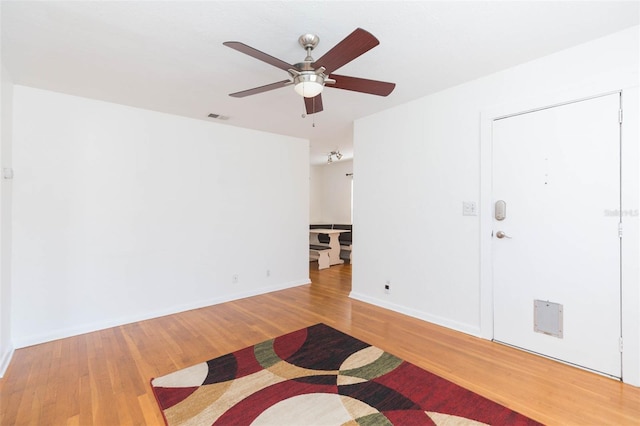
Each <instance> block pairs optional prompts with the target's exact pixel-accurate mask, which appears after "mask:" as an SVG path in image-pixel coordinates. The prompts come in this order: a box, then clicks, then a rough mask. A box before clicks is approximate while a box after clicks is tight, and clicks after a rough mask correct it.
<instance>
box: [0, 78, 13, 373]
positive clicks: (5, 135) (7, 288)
mask: <svg viewBox="0 0 640 426" xmlns="http://www.w3.org/2000/svg"><path fill="white" fill-rule="evenodd" d="M0 76H1V78H2V82H1V85H0V128H1V134H0V169H2V168H10V167H11V140H12V123H13V82H12V81H11V77H10V76H9V73H8V72H7V70H6V69H5V68H4V66H3V67H2V70H1V72H0ZM11 183H12V181H11V180H8V179H3V178H2V176H0V377H2V376H3V375H4V372H5V370H6V368H7V367H8V366H9V361H10V360H11V355H12V353H13V344H12V341H11V199H12V197H11V190H12V188H11Z"/></svg>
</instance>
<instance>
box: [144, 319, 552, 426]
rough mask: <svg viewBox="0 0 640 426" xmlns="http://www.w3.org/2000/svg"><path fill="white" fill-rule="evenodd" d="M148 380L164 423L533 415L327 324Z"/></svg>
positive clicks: (496, 420) (432, 420) (411, 421)
mask: <svg viewBox="0 0 640 426" xmlns="http://www.w3.org/2000/svg"><path fill="white" fill-rule="evenodd" d="M151 386H152V388H153V392H154V393H155V396H156V399H157V400H158V404H159V405H160V409H161V410H162V412H163V414H164V417H165V420H166V422H167V424H168V425H183V424H184V425H187V424H188V425H214V424H215V425H249V424H252V425H305V426H306V425H353V426H357V425H434V424H435V425H473V424H491V425H534V424H539V423H537V422H535V421H533V420H531V419H529V418H527V417H525V416H523V415H521V414H519V413H516V412H515V411H512V410H510V409H508V408H506V407H504V406H502V405H500V404H497V403H495V402H493V401H490V400H488V399H486V398H484V397H482V396H480V395H477V394H475V393H473V392H471V391H469V390H467V389H464V388H462V387H460V386H458V385H456V384H454V383H451V382H449V381H447V380H445V379H443V378H441V377H439V376H436V375H434V374H431V373H429V372H427V371H425V370H422V369H421V368H418V367H416V366H415V365H413V364H410V363H408V362H405V361H403V360H401V359H400V358H397V357H395V356H393V355H391V354H389V353H386V352H384V351H382V350H381V349H378V348H376V347H375V346H371V345H369V344H367V343H364V342H362V341H360V340H358V339H356V338H354V337H351V336H349V335H347V334H344V333H342V332H340V331H338V330H335V329H333V328H331V327H329V326H327V325H324V324H316V325H314V326H311V327H309V328H305V329H302V330H298V331H294V332H292V333H288V334H285V335H283V336H280V337H277V338H275V339H272V340H268V341H266V342H263V343H260V344H257V345H255V346H251V347H248V348H245V349H241V350H239V351H236V352H233V353H231V354H228V355H224V356H221V357H219V358H215V359H212V360H210V361H207V362H203V363H201V364H197V365H194V366H192V367H188V368H185V369H183V370H179V371H176V372H174V373H171V374H167V375H166V376H162V377H158V378H155V379H153V380H152V381H151Z"/></svg>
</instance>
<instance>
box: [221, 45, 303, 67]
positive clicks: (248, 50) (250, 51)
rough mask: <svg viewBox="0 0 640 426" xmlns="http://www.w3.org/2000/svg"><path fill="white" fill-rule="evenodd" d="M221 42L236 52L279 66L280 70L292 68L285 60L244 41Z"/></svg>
mask: <svg viewBox="0 0 640 426" xmlns="http://www.w3.org/2000/svg"><path fill="white" fill-rule="evenodd" d="M222 44H224V45H225V46H227V47H230V48H232V49H235V50H237V51H238V52H242V53H244V54H245V55H249V56H251V57H253V58H256V59H259V60H261V61H262V62H266V63H268V64H269V65H273V66H274V67H276V68H280V69H281V70H285V71H287V70H289V69H290V68H293V65H289V64H288V63H286V62H285V61H281V60H280V59H278V58H274V57H273V56H271V55H267V54H266V53H264V52H261V51H259V50H258V49H254V48H253V47H251V46H247V45H246V44H244V43H240V42H239V41H225V42H224V43H222Z"/></svg>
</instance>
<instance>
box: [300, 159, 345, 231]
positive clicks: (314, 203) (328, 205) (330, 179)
mask: <svg viewBox="0 0 640 426" xmlns="http://www.w3.org/2000/svg"><path fill="white" fill-rule="evenodd" d="M348 173H353V160H339V161H335V160H334V162H333V163H331V164H323V165H317V166H311V185H310V191H311V199H310V223H340V224H350V223H351V181H352V178H351V176H347V174H348Z"/></svg>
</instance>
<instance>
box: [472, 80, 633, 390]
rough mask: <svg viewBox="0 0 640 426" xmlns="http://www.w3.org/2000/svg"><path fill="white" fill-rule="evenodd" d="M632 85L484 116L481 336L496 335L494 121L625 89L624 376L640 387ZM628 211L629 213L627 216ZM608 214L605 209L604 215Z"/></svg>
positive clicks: (492, 110)
mask: <svg viewBox="0 0 640 426" xmlns="http://www.w3.org/2000/svg"><path fill="white" fill-rule="evenodd" d="M625 80H626V82H627V84H622V85H620V84H617V85H616V84H613V83H601V84H589V85H583V86H579V87H575V88H571V89H569V90H566V91H563V92H556V93H546V94H541V95H539V96H537V97H535V98H530V99H521V100H514V101H513V102H509V103H506V104H501V105H495V106H491V107H488V108H486V109H484V110H482V111H481V114H480V203H479V216H480V218H479V219H480V238H479V239H480V336H481V337H482V338H485V339H488V340H492V339H493V326H494V324H493V270H492V256H493V253H492V244H491V242H492V232H493V220H492V211H493V209H492V205H491V200H492V170H493V163H492V154H493V153H492V140H493V131H492V128H493V121H494V120H496V119H498V118H504V117H508V116H512V115H516V114H524V113H527V112H533V111H537V110H540V109H544V108H550V107H554V106H559V105H564V104H567V103H572V102H577V101H581V100H587V99H591V98H595V97H599V96H604V95H607V94H613V93H618V92H620V93H622V109H623V117H624V119H623V124H622V132H621V165H620V166H621V171H622V176H621V187H620V190H621V194H622V196H621V204H622V212H623V217H622V223H623V238H622V247H621V250H622V252H621V294H622V306H621V332H622V338H623V345H624V346H623V347H624V350H623V352H622V380H623V381H624V382H626V383H629V384H632V385H634V386H640V224H639V222H640V217H638V211H639V209H640V147H639V146H638V142H637V141H638V139H639V134H640V132H639V131H638V120H637V118H635V119H634V117H638V116H639V114H640V112H639V111H640V108H639V99H640V88H639V87H638V85H637V81H634V80H633V79H632V78H631V79H625ZM625 212H627V213H628V214H625ZM603 214H604V213H603Z"/></svg>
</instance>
